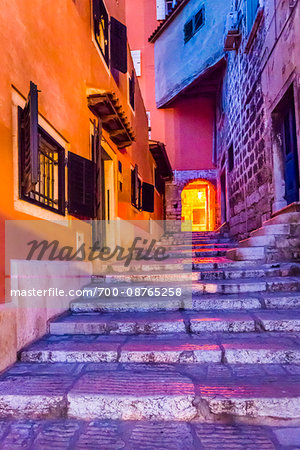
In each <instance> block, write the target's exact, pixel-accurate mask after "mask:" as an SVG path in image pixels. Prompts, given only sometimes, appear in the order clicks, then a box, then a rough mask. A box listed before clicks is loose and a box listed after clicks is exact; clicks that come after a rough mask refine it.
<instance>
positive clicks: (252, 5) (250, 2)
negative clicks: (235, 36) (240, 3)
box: [247, 0, 259, 33]
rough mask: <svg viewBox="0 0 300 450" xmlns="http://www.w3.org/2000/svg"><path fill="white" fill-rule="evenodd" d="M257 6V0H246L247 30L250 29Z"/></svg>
mask: <svg viewBox="0 0 300 450" xmlns="http://www.w3.org/2000/svg"><path fill="white" fill-rule="evenodd" d="M258 8H259V0H247V30H248V33H249V32H250V31H251V28H252V26H253V23H254V20H255V17H256V14H257V11H258Z"/></svg>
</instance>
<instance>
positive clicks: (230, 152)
mask: <svg viewBox="0 0 300 450" xmlns="http://www.w3.org/2000/svg"><path fill="white" fill-rule="evenodd" d="M233 168H234V151H233V144H231V146H230V147H229V149H228V170H229V172H232V170H233Z"/></svg>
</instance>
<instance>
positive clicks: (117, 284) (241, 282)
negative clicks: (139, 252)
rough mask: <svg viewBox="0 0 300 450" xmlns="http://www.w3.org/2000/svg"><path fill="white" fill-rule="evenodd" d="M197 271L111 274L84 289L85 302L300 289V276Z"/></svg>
mask: <svg viewBox="0 0 300 450" xmlns="http://www.w3.org/2000/svg"><path fill="white" fill-rule="evenodd" d="M199 276H200V275H199V273H198V272H186V273H180V274H177V273H173V272H170V273H166V274H149V275H147V274H135V275H132V274H122V275H119V274H117V275H108V276H107V277H106V278H105V282H102V283H100V284H99V285H98V284H96V283H93V284H92V285H90V286H86V287H85V288H84V294H83V299H92V298H99V299H105V298H109V299H111V298H116V297H119V296H120V297H121V298H124V299H126V298H127V297H130V298H132V297H134V296H137V297H139V298H143V297H145V298H148V297H153V296H154V297H161V296H165V297H166V298H167V297H179V298H181V299H183V298H187V297H190V298H192V297H197V296H199V295H212V294H241V293H242V294H247V293H253V292H254V293H255V292H265V291H270V292H280V291H298V290H300V278H299V277H289V276H285V277H271V276H270V277H266V278H262V277H261V278H257V277H256V278H234V279H213V280H199ZM154 281H155V284H154Z"/></svg>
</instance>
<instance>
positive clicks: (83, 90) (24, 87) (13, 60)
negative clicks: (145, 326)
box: [0, 0, 162, 370]
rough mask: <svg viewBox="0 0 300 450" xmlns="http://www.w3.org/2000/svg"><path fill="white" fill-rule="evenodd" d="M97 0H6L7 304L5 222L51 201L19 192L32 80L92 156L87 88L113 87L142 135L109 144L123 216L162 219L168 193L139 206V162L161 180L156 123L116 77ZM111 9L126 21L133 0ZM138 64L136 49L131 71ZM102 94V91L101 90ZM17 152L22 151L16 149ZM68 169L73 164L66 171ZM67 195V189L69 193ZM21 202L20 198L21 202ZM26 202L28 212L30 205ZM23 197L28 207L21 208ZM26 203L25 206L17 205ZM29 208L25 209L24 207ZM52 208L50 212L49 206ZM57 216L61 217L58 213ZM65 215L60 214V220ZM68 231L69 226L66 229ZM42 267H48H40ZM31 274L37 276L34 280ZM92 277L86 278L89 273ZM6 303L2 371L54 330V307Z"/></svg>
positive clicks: (77, 145) (1, 79)
mask: <svg viewBox="0 0 300 450" xmlns="http://www.w3.org/2000/svg"><path fill="white" fill-rule="evenodd" d="M91 4H92V2H91V0H55V1H53V0H43V1H41V0H22V1H20V0H3V2H2V4H1V8H0V22H1V28H0V50H1V67H0V148H1V164H0V180H1V182H0V252H1V260H0V276H1V282H0V303H1V302H2V303H3V300H4V298H5V292H4V284H5V283H4V278H5V262H4V246H5V245H4V244H5V241H4V229H5V221H6V220H7V219H18V220H23V219H24V220H30V219H37V218H38V219H41V218H45V217H43V213H41V215H40V214H37V209H36V208H38V209H39V211H41V212H42V211H43V212H44V213H45V214H46V213H48V212H47V211H46V210H43V208H40V207H37V206H34V207H33V206H32V205H30V204H29V203H27V202H23V201H21V200H20V199H19V198H18V158H17V154H16V151H17V149H16V148H15V147H16V137H17V132H16V117H15V112H16V109H17V108H16V107H14V106H13V105H14V102H13V98H15V95H17V96H18V98H21V101H24V100H25V99H26V97H27V95H28V91H29V84H30V81H33V82H34V83H35V84H37V86H38V89H39V90H40V92H39V115H40V117H42V119H44V120H45V121H46V122H47V124H48V125H49V127H50V128H51V130H53V132H54V133H58V134H59V136H60V137H61V138H62V139H63V141H64V142H65V147H66V150H65V152H66V153H67V151H72V152H74V153H77V154H79V155H81V156H84V157H86V158H89V159H90V158H91V136H90V133H91V121H92V120H94V119H95V116H93V114H92V113H91V111H90V110H89V108H88V104H87V91H88V90H91V89H93V90H96V91H98V92H99V91H104V90H105V91H113V92H114V93H115V94H116V96H117V98H118V100H119V103H120V105H121V106H122V108H123V110H124V112H125V114H126V116H127V119H128V121H129V122H130V125H131V126H132V128H133V131H134V134H135V136H136V141H135V142H134V143H133V145H132V146H131V147H127V148H126V149H124V150H123V151H119V150H118V149H117V147H116V146H115V145H114V144H113V142H112V141H111V140H110V139H109V135H108V133H106V132H103V136H104V138H105V141H106V144H107V145H108V147H109V149H110V151H111V152H112V153H113V155H114V163H115V162H116V163H117V161H121V162H122V165H123V191H122V192H121V191H120V189H119V184H118V164H115V166H116V167H115V172H114V174H115V189H114V198H115V202H114V204H115V217H116V218H121V219H147V220H148V219H149V218H150V217H151V218H153V219H159V218H161V217H162V198H161V196H159V195H158V194H157V193H156V194H155V212H154V213H153V214H149V213H146V212H139V211H137V210H136V209H135V208H134V207H133V206H131V176H130V170H131V165H133V166H134V165H135V164H138V167H139V175H140V176H141V178H142V179H143V180H144V181H146V182H149V183H153V182H154V180H153V172H154V170H153V169H154V160H153V158H152V156H151V153H150V151H149V144H148V122H147V117H146V112H145V107H144V103H143V99H142V97H141V92H140V89H139V86H138V83H137V86H136V94H135V105H136V106H135V111H132V109H131V107H130V105H129V95H128V74H122V73H119V76H118V80H117V81H115V79H114V77H113V76H112V74H111V72H110V70H109V68H108V67H107V65H106V63H105V61H104V59H103V58H102V56H101V54H100V50H99V49H98V47H97V45H96V43H95V42H94V40H93V27H92V14H91V13H92V10H91ZM105 5H106V7H107V10H108V14H109V15H110V16H114V17H115V18H117V19H118V20H120V21H121V22H123V23H125V22H126V20H125V19H126V17H125V0H119V1H117V2H116V1H115V0H105ZM132 68H133V64H132V59H131V56H130V52H128V73H130V74H131V70H132ZM94 93H95V91H94ZM14 155H15V156H14ZM66 175H67V171H66ZM66 200H67V194H66ZM16 203H18V205H17V206H16ZM25 203H26V212H24V209H22V205H24V204H25ZM20 204H21V208H20ZM17 209H19V211H18V210H17ZM20 209H21V210H22V212H21V211H20ZM48 214H49V213H48ZM54 216H55V217H54ZM54 218H55V219H57V220H60V219H61V218H62V216H60V215H58V214H54V213H52V219H54ZM62 234H65V235H66V236H67V234H68V228H67V227H66V229H65V230H63V231H62ZM39 270H42V269H41V266H39ZM29 281H30V280H29ZM85 282H86V280H85ZM18 309H20V308H14V307H9V306H8V307H7V308H6V307H5V306H4V305H0V370H2V368H4V367H6V366H7V365H9V364H10V363H12V362H13V361H14V360H15V357H16V350H18V349H19V348H20V347H21V346H23V345H25V344H26V343H27V342H29V341H30V340H32V339H35V338H37V337H39V336H40V335H41V334H43V333H45V332H46V322H47V319H48V318H49V314H50V315H51V311H50V312H49V311H48V312H47V311H45V310H44V309H43V312H39V310H38V308H35V309H32V310H30V311H29V310H26V314H25V310H24V315H23V316H22V312H21V311H19V310H18Z"/></svg>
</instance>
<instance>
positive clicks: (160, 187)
mask: <svg viewBox="0 0 300 450" xmlns="http://www.w3.org/2000/svg"><path fill="white" fill-rule="evenodd" d="M154 178H155V181H154V183H155V189H156V190H157V192H158V193H159V194H163V193H164V188H165V182H164V180H163V179H162V178H161V176H160V174H159V171H158V169H157V167H155V170H154Z"/></svg>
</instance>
